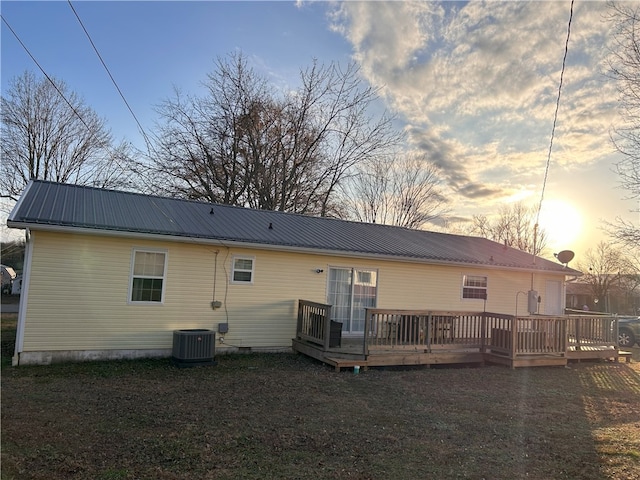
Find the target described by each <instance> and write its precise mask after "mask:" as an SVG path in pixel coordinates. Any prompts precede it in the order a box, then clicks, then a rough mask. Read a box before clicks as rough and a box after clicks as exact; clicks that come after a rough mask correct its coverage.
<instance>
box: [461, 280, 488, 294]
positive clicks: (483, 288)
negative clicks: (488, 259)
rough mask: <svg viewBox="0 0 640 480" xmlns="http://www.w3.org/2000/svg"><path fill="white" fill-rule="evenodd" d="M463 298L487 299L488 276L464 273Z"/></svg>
mask: <svg viewBox="0 0 640 480" xmlns="http://www.w3.org/2000/svg"><path fill="white" fill-rule="evenodd" d="M462 298H479V299H482V300H486V299H487V277H483V276H480V275H464V276H463V280H462Z"/></svg>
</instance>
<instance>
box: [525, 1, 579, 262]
mask: <svg viewBox="0 0 640 480" xmlns="http://www.w3.org/2000/svg"><path fill="white" fill-rule="evenodd" d="M573 2H574V0H571V12H570V14H569V24H568V25H567V40H566V42H565V44H564V57H563V59H562V70H561V72H560V84H559V85H558V97H557V99H556V111H555V113H554V115H553V127H552V129H551V141H550V142H549V152H548V154H547V165H546V167H545V171H544V180H543V182H542V192H541V194H540V203H539V205H538V213H537V215H536V224H535V231H534V246H533V249H534V254H535V248H536V246H535V242H536V239H535V236H536V235H537V231H538V222H539V220H540V211H541V210H542V201H543V199H544V191H545V188H546V186H547V177H548V176H549V164H550V163H551V150H552V149H553V139H554V137H555V132H556V123H557V122H558V110H559V108H560V94H561V92H562V83H563V79H564V69H565V65H566V63H567V54H568V52H569V37H570V36H571V20H572V19H573Z"/></svg>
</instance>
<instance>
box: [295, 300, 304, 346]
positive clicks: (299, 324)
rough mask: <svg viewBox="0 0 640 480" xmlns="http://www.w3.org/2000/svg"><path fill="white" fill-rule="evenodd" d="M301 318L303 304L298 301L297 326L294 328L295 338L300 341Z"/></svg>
mask: <svg viewBox="0 0 640 480" xmlns="http://www.w3.org/2000/svg"><path fill="white" fill-rule="evenodd" d="M302 316H303V303H302V300H298V324H297V326H296V338H297V339H300V338H301V337H300V334H301V333H302Z"/></svg>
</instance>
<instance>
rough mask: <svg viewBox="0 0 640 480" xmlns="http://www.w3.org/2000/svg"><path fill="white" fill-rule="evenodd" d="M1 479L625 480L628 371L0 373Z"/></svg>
mask: <svg viewBox="0 0 640 480" xmlns="http://www.w3.org/2000/svg"><path fill="white" fill-rule="evenodd" d="M14 332H15V315H3V317H2V356H3V362H2V432H1V435H2V436H1V441H2V454H1V455H2V458H1V460H2V475H1V478H2V479H7V480H8V479H32V478H33V479H48V480H51V479H105V480H106V479H306V478H309V479H323V478H327V479H431V478H433V479H453V478H465V479H482V478H487V479H521V478H527V479H545V480H546V479H561V478H566V479H602V478H611V479H637V478H640V363H638V362H637V359H638V354H639V353H640V349H636V351H635V355H636V361H635V362H634V363H632V364H624V363H621V364H613V363H606V362H597V363H589V362H583V363H580V364H572V365H571V367H570V368H530V369H518V370H511V369H509V368H505V367H498V366H496V367H483V368H431V369H427V368H410V369H371V370H369V371H366V372H361V373H360V374H359V375H354V374H353V373H352V372H348V371H347V372H341V373H336V372H334V371H333V370H331V369H330V368H328V367H326V366H324V365H322V364H320V363H317V362H315V361H313V360H311V359H308V358H306V357H304V356H297V355H293V354H272V355H269V354H263V355H229V356H219V357H218V358H217V360H218V361H219V364H218V365H217V366H215V367H201V368H191V369H178V368H174V367H172V366H171V365H170V363H169V361H168V360H153V361H121V362H91V363H83V364H65V365H52V366H44V367H19V368H13V367H11V366H10V361H9V359H8V358H7V357H8V356H10V355H11V354H12V351H11V342H12V341H13V339H12V337H11V335H12V334H14Z"/></svg>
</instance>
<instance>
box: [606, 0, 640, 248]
mask: <svg viewBox="0 0 640 480" xmlns="http://www.w3.org/2000/svg"><path fill="white" fill-rule="evenodd" d="M609 8H610V17H611V19H612V21H613V22H614V24H615V30H614V31H615V37H614V38H615V42H614V48H613V49H612V52H611V55H610V57H609V59H610V60H609V68H610V72H611V74H612V76H613V78H614V79H615V80H616V84H617V87H618V94H619V102H620V113H621V120H622V125H621V126H619V127H618V128H616V129H615V130H614V134H613V136H612V140H613V142H614V145H615V146H616V149H617V150H618V152H620V153H621V154H622V160H621V161H620V162H618V163H617V165H616V170H617V172H618V175H619V178H620V184H621V186H622V187H623V188H624V189H625V190H627V191H628V192H629V195H628V198H633V199H638V201H639V202H640V7H639V6H638V5H637V4H629V3H610V4H609ZM638 211H640V208H639V209H638ZM609 230H610V233H611V235H612V236H613V238H614V239H616V240H617V241H619V242H620V243H622V244H625V245H628V246H635V247H637V246H638V245H640V226H639V225H635V224H633V223H632V222H628V221H624V220H623V219H617V222H616V223H615V224H613V225H609Z"/></svg>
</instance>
